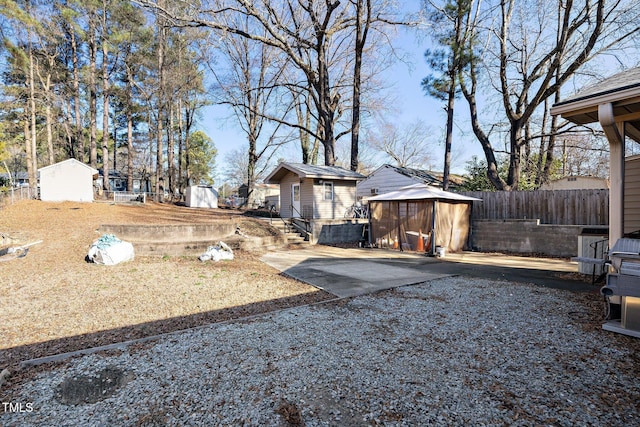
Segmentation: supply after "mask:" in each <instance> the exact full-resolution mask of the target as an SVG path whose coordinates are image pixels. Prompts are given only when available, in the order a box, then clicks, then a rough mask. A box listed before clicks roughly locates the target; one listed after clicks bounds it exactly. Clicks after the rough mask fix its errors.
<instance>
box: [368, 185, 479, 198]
mask: <svg viewBox="0 0 640 427" xmlns="http://www.w3.org/2000/svg"><path fill="white" fill-rule="evenodd" d="M397 200H451V201H466V202H471V201H474V200H482V199H477V198H475V197H469V196H463V195H462V194H457V193H452V192H450V191H443V190H440V189H438V188H435V187H431V186H428V185H422V184H415V185H409V186H407V187H402V188H401V189H399V190H396V191H391V192H389V193H385V194H381V195H379V196H374V197H370V198H369V201H370V202H371V201H373V202H382V201H397Z"/></svg>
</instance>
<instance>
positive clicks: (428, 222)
mask: <svg viewBox="0 0 640 427" xmlns="http://www.w3.org/2000/svg"><path fill="white" fill-rule="evenodd" d="M474 200H480V199H476V198H474V197H467V196H463V195H460V194H456V193H451V192H448V191H443V190H440V189H437V188H434V187H430V186H427V185H422V184H417V185H411V186H408V187H403V188H401V189H400V190H397V191H392V192H389V193H385V194H381V195H378V196H375V197H371V198H370V199H369V210H370V212H371V241H372V243H374V244H376V245H377V246H378V247H389V248H398V249H401V250H411V251H416V250H424V251H426V252H430V253H434V251H435V247H438V246H440V247H442V248H444V249H445V250H446V251H448V252H457V251H460V250H463V249H465V247H466V245H467V240H468V237H469V230H470V218H471V207H472V203H473V201H474ZM420 240H422V241H420ZM434 240H435V241H434Z"/></svg>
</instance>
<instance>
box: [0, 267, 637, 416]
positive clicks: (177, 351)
mask: <svg viewBox="0 0 640 427" xmlns="http://www.w3.org/2000/svg"><path fill="white" fill-rule="evenodd" d="M601 309H602V306H601V305H600V304H599V302H598V297H597V296H596V295H593V294H578V293H570V292H566V291H559V290H554V289H546V288H540V287H535V286H532V285H525V284H516V283H509V282H493V281H488V280H480V279H473V280H471V279H468V278H464V277H450V278H446V279H438V280H434V281H431V282H426V283H424V284H420V285H415V286H408V287H403V288H398V289H395V290H391V291H386V292H381V293H378V294H374V295H369V296H362V297H356V298H351V299H345V300H341V301H337V302H335V301H334V302H328V303H321V304H316V305H311V306H304V307H297V308H292V309H287V310H283V311H279V312H273V313H270V314H264V315H260V316H256V317H252V318H250V319H246V320H236V321H230V322H227V323H224V324H217V325H211V326H210V327H206V328H203V329H199V330H196V331H187V332H182V333H178V334H175V335H171V336H168V337H166V338H163V339H161V340H159V341H157V342H154V343H152V344H147V345H146V346H142V347H133V348H128V349H124V350H123V351H121V352H116V353H113V352H111V353H109V354H95V355H90V356H84V357H79V358H76V359H73V360H71V361H69V362H68V363H66V364H61V365H58V366H55V367H50V368H49V369H48V370H46V371H44V372H40V373H38V374H37V375H34V376H32V378H30V379H26V380H23V381H21V382H19V383H14V384H11V379H10V380H9V387H6V386H5V389H4V390H0V401H2V402H3V405H4V413H3V407H1V406H0V425H3V426H26V425H59V426H116V425H118V426H119V425H131V426H142V425H175V426H189V425H193V426H202V425H207V426H209V425H224V426H229V425H248V426H249V425H250V426H258V425H260V426H286V425H307V426H324V425H327V426H328V425H341V426H357V425H447V426H455V425H522V426H531V425H560V426H573V425H608V426H615V425H621V426H622V425H624V426H630V425H639V424H640V407H639V402H640V360H639V359H640V356H639V355H640V351H639V350H640V345H639V340H637V339H633V338H629V337H625V336H622V335H619V334H613V333H610V332H606V331H602V330H601V329H600V327H599V326H600V320H601V316H602V311H601ZM7 404H10V405H13V406H7ZM19 405H20V406H19ZM18 407H20V408H21V409H22V412H16V411H17V408H18ZM7 408H8V410H7ZM11 408H13V409H11Z"/></svg>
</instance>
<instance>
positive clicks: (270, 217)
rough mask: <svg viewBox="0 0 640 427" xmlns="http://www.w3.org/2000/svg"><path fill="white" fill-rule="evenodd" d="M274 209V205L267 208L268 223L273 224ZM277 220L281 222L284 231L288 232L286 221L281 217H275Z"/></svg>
mask: <svg viewBox="0 0 640 427" xmlns="http://www.w3.org/2000/svg"><path fill="white" fill-rule="evenodd" d="M275 210H276V207H275V206H274V205H271V207H269V223H270V224H273V212H275ZM277 218H280V221H282V223H283V224H284V230H285V232H287V233H288V232H289V231H290V229H289V223H287V221H285V220H284V218H282V217H281V216H277Z"/></svg>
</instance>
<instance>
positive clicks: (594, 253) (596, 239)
mask: <svg viewBox="0 0 640 427" xmlns="http://www.w3.org/2000/svg"><path fill="white" fill-rule="evenodd" d="M608 252H609V227H597V226H593V227H585V228H583V229H582V230H581V231H580V234H579V235H578V257H584V258H595V259H606V258H607V254H608ZM594 269H595V270H594ZM578 271H579V272H580V273H583V274H593V273H595V274H596V275H598V276H599V275H601V274H605V273H606V272H607V266H606V265H604V264H602V265H598V264H592V263H587V262H581V263H579V265H578Z"/></svg>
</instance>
